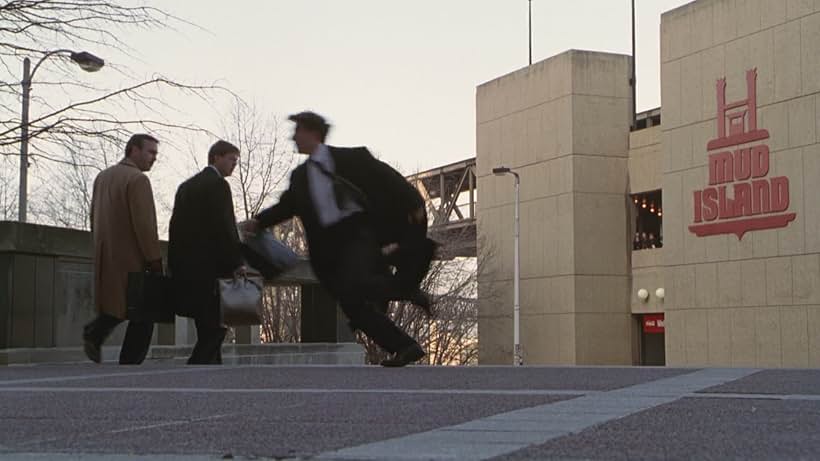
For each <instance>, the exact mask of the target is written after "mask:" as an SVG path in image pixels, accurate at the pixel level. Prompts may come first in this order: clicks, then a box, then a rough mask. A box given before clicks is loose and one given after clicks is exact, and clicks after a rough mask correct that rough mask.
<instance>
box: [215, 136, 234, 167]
mask: <svg viewBox="0 0 820 461" xmlns="http://www.w3.org/2000/svg"><path fill="white" fill-rule="evenodd" d="M234 153H236V154H238V153H239V148H238V147H236V146H234V145H233V144H231V143H229V142H228V141H223V140H221V139H220V140H219V141H217V142H215V143H214V145H213V146H211V148H210V149H208V165H211V164H213V163H214V160H216V158H217V157H221V156H223V155H225V154H234Z"/></svg>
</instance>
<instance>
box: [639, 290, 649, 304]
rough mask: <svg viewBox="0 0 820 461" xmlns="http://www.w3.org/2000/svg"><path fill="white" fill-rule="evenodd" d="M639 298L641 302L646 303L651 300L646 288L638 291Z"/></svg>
mask: <svg viewBox="0 0 820 461" xmlns="http://www.w3.org/2000/svg"><path fill="white" fill-rule="evenodd" d="M638 298H639V299H640V300H641V301H646V300H647V298H649V292H648V291H646V288H641V289H640V290H638Z"/></svg>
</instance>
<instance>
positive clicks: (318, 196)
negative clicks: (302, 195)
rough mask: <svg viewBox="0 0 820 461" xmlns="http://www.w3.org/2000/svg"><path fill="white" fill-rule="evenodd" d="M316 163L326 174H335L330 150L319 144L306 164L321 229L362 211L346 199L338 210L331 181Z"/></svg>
mask: <svg viewBox="0 0 820 461" xmlns="http://www.w3.org/2000/svg"><path fill="white" fill-rule="evenodd" d="M317 163H318V164H320V165H321V166H322V167H323V168H324V170H325V171H327V172H330V173H335V172H336V164H335V163H334V162H333V157H332V156H331V155H330V149H328V148H327V146H326V145H324V144H319V145H318V146H317V147H316V150H315V151H314V152H313V154H312V155H311V156H310V157H308V163H307V175H308V187H309V189H310V198H311V200H312V201H313V206H314V208H315V209H316V215H317V216H318V218H319V224H321V225H322V227H328V226H332V225H333V224H336V223H338V222H339V221H341V220H342V219H344V218H346V217H348V216H350V215H353V214H355V213H358V212H359V211H362V209H361V207H359V206H358V205H356V204H355V203H353V202H352V201H351V200H350V199H349V198H348V197H345V198H344V203H342V209H339V205H338V204H337V203H336V195H335V192H334V190H333V179H332V178H331V177H330V176H328V175H327V174H326V173H325V172H323V171H322V168H320V167H319V165H317Z"/></svg>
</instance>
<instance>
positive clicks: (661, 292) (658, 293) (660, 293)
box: [655, 288, 666, 299]
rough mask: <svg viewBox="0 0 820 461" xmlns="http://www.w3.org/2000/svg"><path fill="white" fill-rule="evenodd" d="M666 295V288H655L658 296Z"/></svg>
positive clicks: (661, 297)
mask: <svg viewBox="0 0 820 461" xmlns="http://www.w3.org/2000/svg"><path fill="white" fill-rule="evenodd" d="M664 296H666V290H664V289H663V288H658V289H657V290H655V297H656V298H658V299H663V297H664Z"/></svg>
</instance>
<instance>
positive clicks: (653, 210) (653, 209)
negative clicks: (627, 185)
mask: <svg viewBox="0 0 820 461" xmlns="http://www.w3.org/2000/svg"><path fill="white" fill-rule="evenodd" d="M649 212H650V213H654V212H655V204H654V203H652V204H651V205H649Z"/></svg>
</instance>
